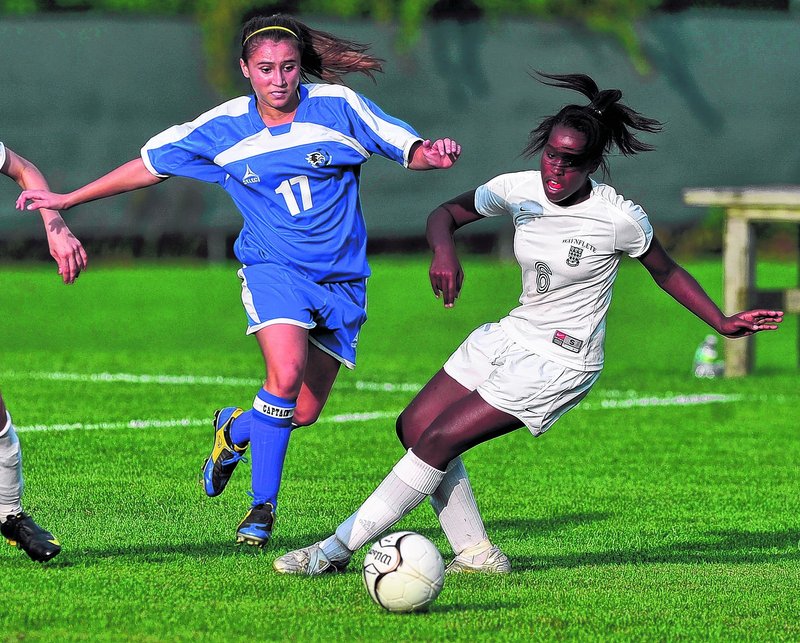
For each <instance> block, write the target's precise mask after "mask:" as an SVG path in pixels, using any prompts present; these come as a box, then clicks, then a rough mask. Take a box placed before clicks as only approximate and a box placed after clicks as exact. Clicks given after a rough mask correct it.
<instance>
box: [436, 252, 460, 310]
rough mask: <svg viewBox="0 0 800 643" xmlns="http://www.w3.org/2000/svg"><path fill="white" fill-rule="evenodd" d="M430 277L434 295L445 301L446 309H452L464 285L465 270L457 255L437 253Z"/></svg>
mask: <svg viewBox="0 0 800 643" xmlns="http://www.w3.org/2000/svg"><path fill="white" fill-rule="evenodd" d="M428 276H429V277H430V280H431V287H432V288H433V294H434V295H435V296H436V298H437V299H439V298H440V297H441V298H443V299H444V307H445V308H452V307H453V306H454V304H455V302H456V298H457V297H458V295H459V294H460V293H461V286H462V285H463V284H464V270H463V269H462V268H461V262H460V261H459V260H458V257H457V256H456V255H455V253H450V252H442V251H439V252H435V253H434V255H433V259H431V267H430V270H429V271H428Z"/></svg>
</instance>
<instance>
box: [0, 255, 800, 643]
mask: <svg viewBox="0 0 800 643" xmlns="http://www.w3.org/2000/svg"><path fill="white" fill-rule="evenodd" d="M687 267H688V268H689V269H690V270H691V271H692V273H693V274H695V275H696V276H697V278H698V280H699V281H700V282H701V283H702V284H703V285H704V286H705V287H706V288H707V289H708V290H709V292H710V293H711V294H712V295H713V296H714V297H715V298H716V299H717V300H718V301H719V299H720V293H721V274H720V273H721V268H720V266H719V263H718V262H712V261H708V262H693V263H689V264H687ZM465 268H466V270H467V281H466V285H465V290H464V293H463V296H462V298H461V300H460V301H459V304H458V305H457V306H456V308H454V309H452V310H444V309H443V308H441V304H440V303H439V302H437V301H436V300H435V299H434V298H433V297H432V295H431V293H430V288H429V286H428V284H427V278H426V274H427V260H426V258H423V257H415V258H408V259H392V258H383V257H380V258H377V259H375V260H374V261H373V270H374V273H375V274H374V276H373V278H372V279H371V281H370V309H369V312H370V321H369V322H368V323H367V325H366V327H365V329H364V332H363V335H362V341H361V345H360V347H359V366H358V368H357V369H356V371H354V372H343V373H342V374H341V376H340V379H339V381H338V382H337V385H336V387H335V388H334V391H333V394H332V396H331V399H330V402H329V405H328V407H327V408H326V411H325V414H324V415H323V418H322V419H321V421H320V422H319V423H318V425H317V426H315V427H311V428H307V429H303V430H300V431H298V432H297V433H296V435H295V436H294V437H293V441H292V445H291V448H290V450H289V455H288V458H287V465H286V472H285V477H284V486H283V490H282V494H281V506H280V513H279V516H278V522H277V527H276V535H275V539H274V543H273V544H272V546H271V547H270V548H269V549H267V550H266V551H264V552H262V553H257V552H255V551H253V550H252V549H250V548H242V547H236V546H235V545H234V544H233V533H234V530H235V527H236V525H237V523H238V521H239V520H240V519H241V517H242V516H243V514H244V512H245V510H246V507H247V505H248V502H249V498H248V497H247V496H246V495H245V494H246V491H247V490H248V488H249V465H241V467H240V470H239V471H237V473H236V475H235V476H234V478H233V480H232V481H231V484H230V485H229V487H228V489H227V491H226V492H225V494H224V495H222V496H220V497H218V498H214V499H209V498H206V497H205V496H204V495H203V492H202V490H201V488H200V486H199V485H198V483H197V474H198V471H199V467H200V464H201V463H202V461H203V459H204V457H205V456H206V455H207V453H208V451H209V449H210V447H211V441H212V432H211V428H210V418H211V416H212V413H213V411H214V409H215V408H218V407H220V406H227V405H240V406H244V405H248V404H249V403H250V401H251V400H252V398H253V396H254V394H255V391H256V390H257V388H258V386H259V384H260V380H261V378H262V372H263V366H262V363H261V358H260V356H259V354H258V350H257V348H256V346H255V342H254V340H253V339H252V338H248V337H246V336H245V335H244V327H245V322H244V314H243V312H242V310H241V304H240V301H239V281H238V279H237V278H236V275H235V270H236V266H233V265H228V266H214V267H208V266H202V265H198V266H191V265H186V264H175V265H164V264H158V265H152V264H136V265H131V266H102V265H97V266H92V268H91V269H90V271H88V272H87V273H86V274H85V275H84V276H82V277H81V278H80V280H79V281H78V283H77V284H76V285H75V286H72V287H65V286H63V285H61V284H60V282H59V281H58V280H57V277H56V275H55V274H54V268H53V269H51V268H50V267H49V266H48V267H47V268H44V267H42V266H37V267H22V268H20V267H10V266H5V267H2V268H0V283H2V296H1V297H2V298H1V299H0V302H2V303H1V304H0V305H2V311H3V313H2V317H1V318H0V350H2V359H1V360H0V387H2V392H3V395H4V396H5V398H6V401H7V403H8V406H9V409H10V410H11V412H12V414H13V416H14V421H15V425H16V426H17V427H18V428H19V433H20V439H21V441H22V445H23V451H24V462H25V473H26V481H27V492H26V496H25V499H24V500H25V506H26V508H27V509H28V510H30V511H31V512H32V513H33V514H34V516H35V517H36V518H37V519H38V520H39V521H40V522H41V523H42V524H44V525H45V526H47V527H48V528H50V529H52V530H53V531H54V532H55V533H56V535H57V536H58V537H59V538H60V540H61V542H62V545H63V547H64V550H63V552H62V554H61V555H60V556H58V557H57V558H55V559H54V560H53V561H51V562H50V563H48V564H45V565H40V564H34V563H32V562H31V561H30V560H28V558H27V556H25V555H24V554H23V553H22V552H20V551H17V550H14V549H12V548H10V547H3V548H2V549H0V570H2V573H1V574H0V596H1V597H2V599H0V600H2V609H0V640H2V641H22V640H24V641H86V640H117V641H119V640H122V641H164V640H167V641H190V640H220V641H252V640H293V641H306V640H318V641H322V640H325V641H328V640H342V641H349V640H358V641H474V640H487V641H506V640H509V641H510V640H564V639H570V640H658V641H675V640H690V641H693V640H730V641H732V640H749V641H778V640H787V641H790V640H793V641H796V640H798V639H800V621H799V620H798V613H800V599H798V587H800V551H798V546H799V544H800V543H798V540H800V524H799V523H798V515H800V499H799V498H800V496H799V495H798V491H797V490H798V487H797V483H798V464H797V463H798V461H800V440H799V439H798V422H797V409H798V404H797V402H798V389H797V382H798V371H797V324H796V320H795V319H794V318H789V319H788V320H787V321H786V322H785V327H784V328H783V329H781V330H780V331H779V332H778V333H773V334H771V335H765V336H761V337H759V338H758V340H757V342H756V344H757V362H756V366H757V368H756V372H755V373H754V374H753V375H751V376H750V377H747V378H743V379H736V380H724V379H717V380H707V381H698V380H695V379H694V378H693V377H692V376H691V375H690V367H691V360H692V355H693V352H694V349H695V347H696V345H697V344H698V343H699V342H700V341H701V340H702V338H703V336H704V335H705V334H706V328H705V326H704V325H703V324H702V322H700V321H698V320H696V319H695V318H694V317H692V316H691V315H690V314H689V313H688V312H686V311H685V310H683V309H682V308H680V307H679V306H678V305H677V304H675V303H674V302H673V301H672V300H671V299H669V297H668V296H667V295H665V294H664V293H663V292H661V291H660V290H658V288H657V287H655V285H654V284H652V282H651V281H650V279H649V277H648V276H647V274H646V272H645V271H644V270H643V269H642V268H641V267H640V266H639V265H638V262H635V261H630V260H627V261H623V269H622V270H621V273H620V277H619V279H618V281H617V286H616V290H615V299H614V302H613V303H612V306H611V314H610V317H609V324H608V327H609V331H608V339H607V367H606V370H605V372H604V374H603V376H602V378H601V379H600V381H599V383H598V385H597V386H596V387H595V390H594V391H593V392H592V393H591V395H590V396H589V397H588V398H587V400H586V401H585V402H584V403H583V404H582V405H581V406H580V407H579V408H578V409H576V410H574V411H572V412H571V413H569V414H568V415H567V416H565V418H563V419H562V420H561V421H560V422H559V423H558V424H557V425H556V426H555V427H554V428H553V429H552V430H551V431H550V432H548V433H547V434H545V435H544V436H542V437H541V438H538V439H533V438H531V437H530V435H529V434H528V433H527V432H526V431H518V432H516V433H514V434H512V435H509V436H506V437H504V438H501V439H499V440H495V441H493V442H490V443H488V444H485V445H481V446H479V447H477V448H476V449H474V450H473V451H472V452H470V453H468V454H467V455H466V456H465V461H466V464H467V468H468V469H469V470H470V472H471V476H472V480H473V484H474V487H475V488H476V493H477V495H478V501H479V503H480V505H481V508H482V511H483V514H484V518H485V520H486V523H487V527H488V530H489V532H490V535H491V537H492V538H493V540H494V541H495V542H496V543H498V544H499V545H501V546H502V548H503V549H504V550H505V551H506V552H507V554H508V555H509V557H510V558H511V560H512V564H513V565H514V572H513V573H512V574H510V575H508V576H506V577H500V578H497V577H495V578H493V577H476V576H462V577H452V578H448V579H447V581H446V582H445V586H444V590H443V591H442V594H441V596H440V597H439V600H438V601H437V602H436V603H435V604H434V606H433V607H432V609H431V611H430V612H429V613H427V614H418V615H393V614H389V613H386V612H383V611H381V610H380V609H379V608H378V607H377V606H375V605H374V604H372V602H371V601H370V600H369V598H368V596H367V594H366V591H365V590H364V588H363V585H362V581H361V575H360V564H361V561H362V560H363V556H364V554H365V551H364V550H362V551H361V552H359V553H358V554H357V555H356V557H355V559H354V561H353V563H352V565H351V567H350V569H349V570H348V572H347V573H344V574H340V575H336V576H330V577H322V578H311V579H309V578H296V577H282V576H279V575H277V574H275V573H273V572H272V568H271V563H272V560H273V559H274V558H275V557H276V556H277V555H279V554H281V553H283V552H285V551H287V550H288V549H294V548H296V547H300V546H304V545H307V544H309V543H311V542H313V541H315V540H317V539H319V538H320V537H323V536H326V535H328V534H329V533H330V532H331V531H332V529H333V528H334V527H335V526H336V524H337V523H338V522H339V521H340V520H341V519H343V518H345V517H346V516H347V515H349V513H350V512H352V511H353V510H354V509H355V508H356V507H357V506H358V504H359V503H360V502H361V500H362V499H363V498H364V497H366V495H368V493H369V492H370V491H371V490H372V489H373V487H374V486H375V485H376V484H377V483H378V482H379V481H380V479H381V478H382V477H383V476H384V474H385V473H386V472H387V471H388V470H389V468H390V467H391V466H392V465H393V464H394V462H395V461H396V460H397V459H398V458H399V457H400V455H401V453H402V450H401V448H400V446H399V444H398V443H397V442H396V439H395V437H394V429H393V426H394V416H395V415H396V414H397V413H398V412H399V411H400V410H401V409H402V408H403V406H404V405H405V403H406V402H407V401H408V400H409V399H410V398H411V397H412V396H413V393H414V391H415V390H416V389H417V388H418V387H419V386H421V385H422V384H423V383H424V382H425V381H426V379H427V378H428V377H429V376H430V375H432V374H433V373H434V372H435V371H436V370H437V369H438V368H439V366H440V365H441V363H442V361H443V360H444V359H445V358H446V357H447V356H448V355H449V353H450V352H451V351H452V349H453V348H455V347H456V346H457V345H458V344H459V343H460V342H461V340H462V339H463V338H464V337H465V336H466V334H467V333H468V332H469V331H470V330H472V329H473V328H474V327H475V326H477V325H478V324H480V323H482V322H485V321H491V320H496V319H498V318H500V317H501V316H503V315H504V314H505V313H506V312H507V311H508V310H509V309H510V308H512V307H513V306H514V304H515V303H516V298H517V296H518V290H519V279H520V278H519V272H518V268H517V266H516V265H515V264H513V263H508V264H501V263H496V262H493V261H490V260H488V259H486V258H474V257H468V258H466V259H465ZM795 271H796V267H795V266H794V265H790V264H788V263H786V264H781V263H773V264H767V265H764V266H760V267H759V280H760V281H761V282H764V283H771V284H774V285H776V286H778V285H790V284H792V283H793V280H794V279H795V278H796V273H795ZM400 526H401V527H403V528H407V529H412V530H415V531H419V532H421V533H423V534H425V535H426V536H428V537H429V538H431V539H432V540H433V541H434V542H435V543H436V544H437V546H438V547H439V549H440V550H441V551H442V553H443V554H444V556H445V558H447V557H448V556H449V555H450V552H449V551H448V549H447V543H446V541H445V539H444V538H443V536H442V535H441V532H440V531H439V529H438V526H437V524H436V522H435V520H434V518H433V513H432V512H431V511H430V509H429V508H428V507H427V506H422V507H420V508H419V509H417V510H416V511H415V512H413V513H412V514H411V515H410V516H408V517H407V518H405V519H404V521H403V522H402V523H401V525H400Z"/></svg>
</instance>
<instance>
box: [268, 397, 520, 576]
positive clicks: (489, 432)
mask: <svg viewBox="0 0 800 643" xmlns="http://www.w3.org/2000/svg"><path fill="white" fill-rule="evenodd" d="M444 423H452V424H454V425H457V426H456V428H454V429H449V428H441V425H442V424H444ZM519 426H520V421H519V420H518V419H517V418H515V417H513V416H511V415H508V414H506V413H503V412H502V411H498V410H497V409H495V408H494V407H492V406H490V405H489V404H487V403H486V402H484V401H483V399H482V398H481V397H480V396H479V395H478V394H477V393H474V392H473V393H470V394H469V395H467V396H466V397H464V398H462V399H461V400H459V401H458V402H456V403H455V404H452V405H451V406H450V407H448V409H447V410H445V411H444V413H442V414H441V415H440V416H439V417H438V418H437V419H436V420H435V421H434V422H433V424H432V425H431V426H430V427H429V428H428V429H427V430H426V431H425V432H424V433H423V434H422V436H420V438H419V440H418V441H417V445H416V446H415V447H414V449H413V450H409V451H408V453H406V455H405V456H403V458H402V459H401V460H400V461H399V462H398V463H397V464H396V465H395V466H394V468H393V469H392V471H391V472H390V473H389V475H387V476H386V478H384V480H383V482H381V484H380V485H379V486H378V488H377V489H376V490H375V491H374V492H373V493H372V495H370V497H369V498H367V500H366V501H365V502H364V503H363V504H362V505H361V507H359V509H358V510H357V511H356V512H355V513H354V514H352V515H351V516H350V517H349V518H348V519H347V520H345V521H344V522H343V523H342V524H341V525H339V527H338V528H337V529H336V533H335V534H334V535H333V536H330V537H329V538H327V539H325V540H324V541H322V542H320V543H317V544H316V545H312V546H311V547H310V548H308V547H307V548H304V549H301V550H296V551H293V552H289V553H288V554H285V555H284V556H281V557H280V558H278V559H277V560H276V561H275V563H274V565H273V566H274V567H275V569H276V570H277V571H279V572H281V573H292V574H309V575H314V574H317V573H320V572H319V571H317V568H314V569H312V568H311V567H310V565H309V564H308V562H309V561H312V560H315V561H316V562H317V564H319V562H320V559H321V557H320V556H319V555H317V551H316V548H319V549H320V550H321V554H322V555H323V556H324V559H325V560H324V561H322V562H323V564H322V565H321V567H323V568H324V569H323V570H322V571H327V570H329V569H330V568H331V566H332V567H334V568H337V569H339V568H343V567H344V566H345V565H346V564H347V562H348V561H349V559H350V557H351V556H352V554H353V552H354V551H356V550H357V549H359V548H360V547H362V546H363V545H364V544H365V543H367V542H368V541H371V540H373V539H375V538H377V537H378V536H379V535H380V534H382V533H383V532H384V531H386V530H387V529H388V528H389V527H391V526H392V525H394V524H395V523H396V522H397V521H398V520H400V518H402V517H403V516H405V515H406V514H407V513H409V512H410V511H411V510H412V509H414V508H415V507H416V506H417V505H419V504H420V503H421V502H422V501H423V500H424V499H425V498H426V497H427V496H428V495H430V494H431V493H433V491H435V490H436V488H437V487H438V486H439V485H440V484H441V482H442V479H443V478H444V475H445V471H444V469H445V466H442V464H441V462H442V460H443V458H447V459H446V460H444V464H445V465H446V464H447V463H448V462H449V461H450V460H452V459H453V458H455V457H457V456H459V455H461V453H463V451H465V450H466V448H469V447H466V448H464V447H465V445H471V446H474V445H475V444H479V443H480V442H483V441H485V440H488V439H491V438H492V437H497V436H499V435H503V434H505V433H508V432H510V431H513V430H514V429H516V428H519ZM429 434H433V435H432V436H431V437H430V438H428V435H429ZM464 436H466V437H464ZM448 439H449V440H452V441H453V442H454V443H455V444H453V445H451V444H447V440H448ZM426 444H427V445H428V446H429V447H432V446H434V445H437V446H438V447H439V448H441V449H442V450H443V452H444V453H445V455H444V456H439V455H438V454H434V456H431V455H430V453H428V454H427V455H426V457H427V458H429V459H430V460H434V461H435V462H437V463H438V464H439V466H438V467H437V466H434V465H432V464H431V463H430V462H426V461H425V460H423V459H422V458H420V457H418V456H417V454H416V450H417V447H418V446H420V445H423V446H425V445H426ZM459 449H462V450H459ZM310 554H314V555H313V556H312V555H310ZM325 561H327V562H328V563H330V565H326V564H325Z"/></svg>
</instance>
